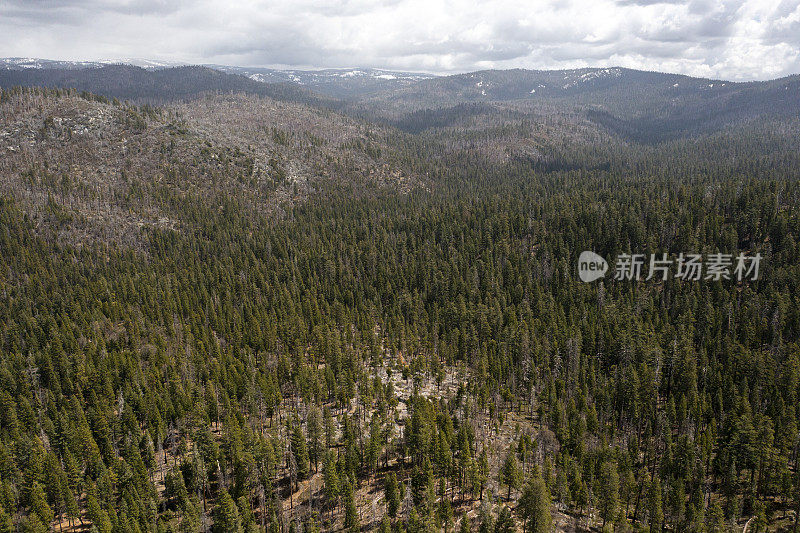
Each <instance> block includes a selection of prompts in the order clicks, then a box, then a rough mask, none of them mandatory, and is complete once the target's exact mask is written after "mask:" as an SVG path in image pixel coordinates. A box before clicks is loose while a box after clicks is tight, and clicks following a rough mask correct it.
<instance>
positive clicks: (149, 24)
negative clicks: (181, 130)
mask: <svg viewBox="0 0 800 533" xmlns="http://www.w3.org/2000/svg"><path fill="white" fill-rule="evenodd" d="M0 32H2V33H3V35H5V38H4V39H3V40H2V43H1V44H0V56H23V57H46V58H51V59H109V58H123V57H143V58H149V59H157V60H158V59H161V60H170V61H184V62H190V63H225V64H234V65H247V66H287V65H291V66H296V67H301V68H302V67H351V66H362V67H386V68H396V69H408V70H424V71H433V72H441V73H447V72H459V71H467V70H475V69H482V68H512V67H522V68H576V67H585V66H609V65H619V66H625V67H632V68H644V69H650V70H664V71H674V72H680V73H685V74H692V75H702V76H712V77H719V78H726V79H765V78H771V77H776V76H781V75H787V74H791V73H797V72H798V71H800V0H781V1H780V2H775V1H774V0H594V1H592V0H534V1H533V2H531V1H530V0H499V1H494V2H489V3H485V2H478V1H477V0H438V1H433V2H432V1H430V0H295V1H291V0H246V1H242V2H229V1H225V0H178V1H168V0H63V1H60V2H54V1H45V0H0Z"/></svg>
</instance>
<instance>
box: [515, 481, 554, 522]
mask: <svg viewBox="0 0 800 533" xmlns="http://www.w3.org/2000/svg"><path fill="white" fill-rule="evenodd" d="M519 512H520V516H522V519H523V520H524V521H525V525H526V531H527V532H528V533H549V531H550V530H551V529H552V527H553V518H552V515H551V514H550V493H549V492H548V490H547V485H545V483H544V480H543V479H542V478H541V476H540V475H538V470H537V472H536V475H535V476H533V477H532V478H531V479H530V481H528V483H527V485H526V486H525V489H524V490H523V492H522V497H521V498H520V500H519Z"/></svg>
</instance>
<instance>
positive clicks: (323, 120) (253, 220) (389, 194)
mask: <svg viewBox="0 0 800 533" xmlns="http://www.w3.org/2000/svg"><path fill="white" fill-rule="evenodd" d="M242 98H245V97H242ZM249 98H250V100H238V99H236V98H231V97H228V96H217V97H209V99H205V100H203V99H201V100H199V101H192V102H185V103H181V104H176V105H169V106H165V107H164V108H151V107H149V106H145V107H136V106H132V105H130V104H124V103H119V102H108V101H105V100H104V99H102V98H98V97H93V96H92V95H88V94H85V95H83V96H80V95H78V94H76V93H74V92H72V91H66V92H61V91H45V90H13V91H4V92H2V94H0V113H5V114H4V115H2V116H3V117H4V122H5V124H3V126H4V127H5V126H8V127H7V128H5V130H4V131H8V135H6V136H4V137H3V142H5V143H6V144H7V146H6V145H3V149H4V150H6V152H5V153H4V155H3V157H4V158H5V159H6V160H5V162H3V163H2V166H0V168H2V171H3V175H2V177H3V181H2V187H3V188H2V197H1V198H0V221H1V222H0V350H2V360H1V361H0V404H1V405H2V408H0V421H1V422H2V427H0V531H47V530H56V531H68V530H73V531H74V530H87V531H88V530H96V531H100V532H108V531H131V532H135V531H141V532H144V531H154V532H155V531H214V532H227V531H269V532H281V533H287V532H292V533H299V532H300V531H304V532H314V531H338V530H342V529H346V530H348V531H358V530H372V529H380V530H381V531H383V532H388V531H397V532H403V531H407V532H409V533H410V532H417V531H419V532H422V531H437V530H444V531H452V530H455V529H458V530H459V531H462V532H464V533H466V532H468V531H479V532H481V533H489V532H496V533H505V532H510V531H516V530H524V531H526V532H536V533H538V532H545V531H551V530H553V529H554V528H555V530H557V531H573V530H578V531H587V530H592V531H599V530H603V529H606V530H611V529H613V530H616V531H631V530H635V531H651V532H655V531H697V532H706V531H708V532H712V531H740V530H741V528H742V527H743V526H744V524H745V522H746V521H748V520H750V525H749V528H750V529H748V531H756V530H758V531H766V530H770V531H775V530H792V528H794V530H796V528H797V523H796V516H797V514H798V512H800V508H799V506H800V469H798V459H800V457H798V445H799V443H800V438H799V435H798V432H799V431H800V429H799V428H798V422H800V411H798V409H799V405H800V402H798V394H800V346H798V338H799V336H800V306H799V305H798V304H800V302H798V295H799V294H800V291H798V283H800V245H798V242H797V241H798V230H800V221H799V220H798V213H799V212H800V211H799V210H798V208H799V207H800V206H798V203H799V202H800V185H799V184H798V181H797V174H798V171H799V170H800V161H798V157H799V156H798V151H797V143H798V140H797V139H798V138H800V137H798V131H799V130H800V126H799V125H798V124H797V122H796V121H794V120H783V121H778V120H774V119H769V120H763V121H753V122H750V123H747V124H746V125H744V126H741V127H738V128H735V129H734V128H729V129H724V130H722V131H720V132H717V133H714V134H711V135H704V136H696V137H692V138H687V139H679V140H674V141H670V142H664V143H660V144H650V145H640V144H636V143H631V142H628V141H624V140H622V139H621V138H619V137H615V136H614V135H613V134H611V133H608V132H606V131H603V130H598V129H593V128H596V126H592V125H591V124H589V123H587V122H585V121H583V119H582V118H580V117H575V116H564V115H554V116H551V117H549V118H548V119H547V124H545V125H540V124H539V123H538V122H537V121H536V120H535V119H531V118H530V117H529V118H527V119H526V118H525V117H523V118H522V119H521V118H520V117H518V116H516V115H510V116H505V117H503V118H496V117H495V118H492V116H493V115H492V116H490V117H489V118H485V119H482V120H479V121H476V122H469V121H468V122H467V123H464V122H461V117H462V115H463V112H464V111H465V109H466V108H464V107H459V108H457V110H456V112H457V114H458V115H459V116H458V117H455V118H453V120H450V119H447V118H444V119H442V118H441V114H435V113H434V116H435V117H436V120H438V121H439V122H437V125H436V126H435V127H434V128H432V129H431V130H430V131H426V128H417V129H416V130H415V132H418V133H416V134H414V135H412V134H409V133H403V132H401V131H398V130H394V129H391V128H389V127H385V128H384V127H379V126H374V125H369V124H365V123H364V122H359V120H360V119H359V120H356V119H350V118H348V117H344V116H340V115H336V114H334V113H332V112H330V111H319V110H313V109H310V108H305V107H299V106H293V105H285V106H283V105H278V104H273V103H271V102H270V101H268V100H266V99H264V100H261V99H257V98H255V97H249ZM247 106H250V108H252V109H258V113H257V114H256V115H255V116H256V120H255V121H254V124H251V123H249V122H245V123H244V124H242V123H241V121H240V120H238V119H237V116H238V115H236V113H241V112H242V109H245V108H247ZM276 106H277V107H276ZM4 107H5V110H3V108H4ZM12 107H13V110H12ZM485 111H486V110H485V109H477V112H478V113H479V114H480V113H484V112H485ZM445 113H446V112H445ZM468 114H469V113H468ZM423 115H424V114H423ZM490 115H491V114H490ZM48 117H49V118H50V121H49V122H48ZM64 117H67V118H64ZM86 117H95V120H88V119H86ZM97 117H100V118H97ZM259 117H261V118H259ZM55 118H59V121H55ZM417 118H418V119H420V120H423V118H420V117H419V116H418V117H417ZM227 119H230V120H227ZM259 120H263V121H264V124H260V123H259V122H258V121H259ZM98 124H102V126H99V125H98ZM287 124H288V125H287ZM309 124H311V125H310V126H309ZM214 125H216V128H217V130H215V131H212V130H214ZM59 128H60V129H59ZM84 128H85V129H86V133H75V132H76V131H84ZM382 128H383V129H382ZM448 128H450V129H448ZM300 130H302V131H300ZM297 131H299V133H297ZM320 131H329V132H330V135H329V138H325V137H323V136H321V134H320V133H319V132H320ZM292 132H293V133H292ZM78 135H81V137H80V139H82V140H81V141H77V140H73V138H74V139H77V138H78V137H77V136H78ZM92 136H94V137H92ZM123 139H124V141H123ZM248 139H252V140H251V141H250V142H248ZM531 139H535V149H530V148H531V146H530V145H529V144H526V143H530V142H531ZM595 140H597V142H595ZM79 143H85V144H79ZM92 143H93V144H92ZM73 145H75V146H77V147H79V148H80V147H84V146H88V147H90V148H87V149H86V150H85V151H81V150H80V149H76V150H73V151H70V150H68V148H67V147H69V146H73ZM123 145H124V147H125V148H124V150H123V149H122V148H118V146H123ZM9 147H11V148H9ZM12 148H13V149H12ZM263 151H267V152H268V153H267V154H264V153H262V152H263ZM86 154H100V155H102V156H103V157H105V158H106V159H107V161H104V162H103V165H105V166H103V169H102V171H98V172H97V173H96V174H97V175H93V174H91V172H90V169H92V168H99V166H98V165H99V164H100V163H98V162H97V161H95V160H93V159H91V157H90V156H87V155H86ZM270 154H271V155H272V157H267V156H268V155H270ZM112 158H119V159H120V163H119V164H118V165H117V164H116V163H115V161H114V160H112ZM44 161H46V164H45V163H43V162H44ZM181 161H182V162H184V163H185V164H184V166H181V167H178V166H177V163H178V162H181ZM123 176H124V179H123ZM98 205H100V206H103V209H100V210H98V209H96V206H98ZM93 206H94V207H93ZM106 206H110V207H106ZM142 206H146V208H144V207H142ZM265 206H269V207H268V208H267V207H265ZM122 212H124V213H127V214H126V215H125V216H122V215H121V214H120V213H122ZM126 217H127V218H126ZM165 218H166V219H168V220H169V222H168V223H156V222H153V221H160V220H162V219H165ZM120 220H122V221H124V223H125V224H127V226H129V229H128V230H126V233H125V235H126V238H125V239H120V238H119V236H118V234H117V233H116V232H115V231H114V229H113V227H114V225H115V224H118V223H120V222H119V221H120ZM127 226H126V227H127ZM129 232H134V233H135V238H133V237H129V235H131V233H129ZM87 235H88V236H87ZM583 250H594V251H596V252H597V253H599V254H601V255H602V256H604V257H606V258H613V257H614V256H616V255H617V254H620V253H643V254H647V255H648V256H649V254H651V253H668V254H670V255H677V254H679V253H681V252H684V253H703V254H708V253H715V252H723V253H731V254H737V253H739V252H747V253H749V254H755V253H760V254H761V255H762V256H763V264H762V271H761V275H760V276H759V279H757V280H745V281H742V282H738V281H736V280H735V279H734V280H721V281H711V280H702V281H698V282H686V281H681V280H677V279H672V278H671V279H669V280H667V281H666V282H657V281H644V280H642V281H638V282H630V281H615V280H613V279H611V276H609V277H607V278H606V279H605V280H602V281H599V282H595V283H593V284H587V283H583V282H581V281H580V280H579V279H578V277H577V271H576V269H577V258H578V255H579V254H580V252H581V251H583ZM751 519H752V520H751Z"/></svg>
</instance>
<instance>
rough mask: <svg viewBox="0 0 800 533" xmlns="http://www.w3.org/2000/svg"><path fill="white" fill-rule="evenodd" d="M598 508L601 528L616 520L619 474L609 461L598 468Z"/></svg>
mask: <svg viewBox="0 0 800 533" xmlns="http://www.w3.org/2000/svg"><path fill="white" fill-rule="evenodd" d="M598 481H599V486H598V491H599V493H600V494H599V495H598V496H599V508H600V516H601V517H602V519H603V527H605V525H606V522H608V521H614V520H616V518H617V508H618V506H619V472H618V471H617V465H616V464H614V463H613V462H611V461H606V462H604V463H603V464H602V466H601V467H600V479H599V480H598Z"/></svg>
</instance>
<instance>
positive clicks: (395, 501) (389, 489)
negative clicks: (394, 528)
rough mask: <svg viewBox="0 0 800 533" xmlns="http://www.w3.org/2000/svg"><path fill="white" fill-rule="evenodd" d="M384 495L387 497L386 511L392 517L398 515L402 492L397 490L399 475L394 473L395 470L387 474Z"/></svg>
mask: <svg viewBox="0 0 800 533" xmlns="http://www.w3.org/2000/svg"><path fill="white" fill-rule="evenodd" d="M384 495H385V499H386V512H387V514H388V515H389V516H390V517H391V518H395V517H396V516H397V511H398V510H399V509H400V493H399V491H398V490H397V477H396V476H395V475H394V472H389V473H388V474H386V480H385V482H384Z"/></svg>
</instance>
